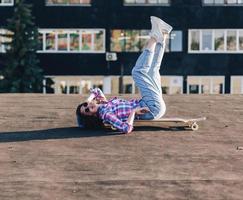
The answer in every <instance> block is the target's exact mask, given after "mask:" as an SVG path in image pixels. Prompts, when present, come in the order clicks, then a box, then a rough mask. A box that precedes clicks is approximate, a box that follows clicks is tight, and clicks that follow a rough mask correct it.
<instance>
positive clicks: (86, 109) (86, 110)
mask: <svg viewBox="0 0 243 200" xmlns="http://www.w3.org/2000/svg"><path fill="white" fill-rule="evenodd" d="M87 106H88V103H86V102H85V103H84V104H83V107H84V108H85V109H84V112H86V113H88V112H89V111H90V110H89V108H86V107H87Z"/></svg>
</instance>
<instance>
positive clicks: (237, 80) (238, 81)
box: [230, 76, 243, 94]
mask: <svg viewBox="0 0 243 200" xmlns="http://www.w3.org/2000/svg"><path fill="white" fill-rule="evenodd" d="M230 93H231V94H243V76H231V89H230Z"/></svg>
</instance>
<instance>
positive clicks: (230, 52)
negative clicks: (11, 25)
mask: <svg viewBox="0 0 243 200" xmlns="http://www.w3.org/2000/svg"><path fill="white" fill-rule="evenodd" d="M26 2H28V3H31V4H33V15H34V16H35V20H36V25H37V26H38V28H39V39H40V42H41V45H40V47H39V50H38V57H39V59H40V64H41V67H42V68H43V69H44V73H45V75H46V77H51V78H52V79H53V80H54V82H55V84H54V86H53V90H54V92H55V93H87V92H88V89H89V88H90V87H94V86H98V87H101V88H103V90H104V91H105V93H136V92H137V88H136V87H135V85H134V83H133V81H132V78H131V71H132V68H133V66H134V64H135V62H136V59H137V58H138V56H139V54H140V53H141V51H142V49H143V46H144V44H145V42H146V40H147V38H148V33H149V30H150V28H151V24H150V16H151V15H154V16H158V17H160V18H162V19H164V20H165V21H166V22H168V23H169V24H171V25H172V26H173V32H172V33H171V35H170V38H169V40H168V41H167V45H166V53H165V56H164V58H163V62H162V66H161V71H160V73H161V80H162V86H163V92H164V93H168V94H175V93H187V94H190V93H198V94H201V93H203V94H219V93H232V94H239V93H241V94H242V93H243V0H38V1H34V0H26ZM13 8H14V0H0V32H4V31H7V30H4V29H3V28H1V27H4V25H6V23H7V22H6V19H7V18H9V17H11V15H12V12H13ZM1 41H4V38H0V43H1ZM4 48H5V47H4V45H0V53H4ZM109 53H110V54H109ZM44 92H46V90H45V89H44Z"/></svg>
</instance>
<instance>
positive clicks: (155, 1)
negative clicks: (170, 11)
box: [124, 0, 170, 6]
mask: <svg viewBox="0 0 243 200" xmlns="http://www.w3.org/2000/svg"><path fill="white" fill-rule="evenodd" d="M169 4H170V0H124V5H126V6H131V5H133V6H137V5H142V6H158V5H162V6H168V5H169Z"/></svg>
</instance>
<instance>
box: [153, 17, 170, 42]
mask: <svg viewBox="0 0 243 200" xmlns="http://www.w3.org/2000/svg"><path fill="white" fill-rule="evenodd" d="M150 20H151V24H152V29H151V33H150V36H151V37H153V38H155V39H156V41H157V42H159V43H164V41H165V37H166V35H168V34H169V33H170V32H171V30H172V26H170V25H169V24H167V23H165V22H164V21H163V20H161V19H160V18H158V17H154V16H151V17H150Z"/></svg>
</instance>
